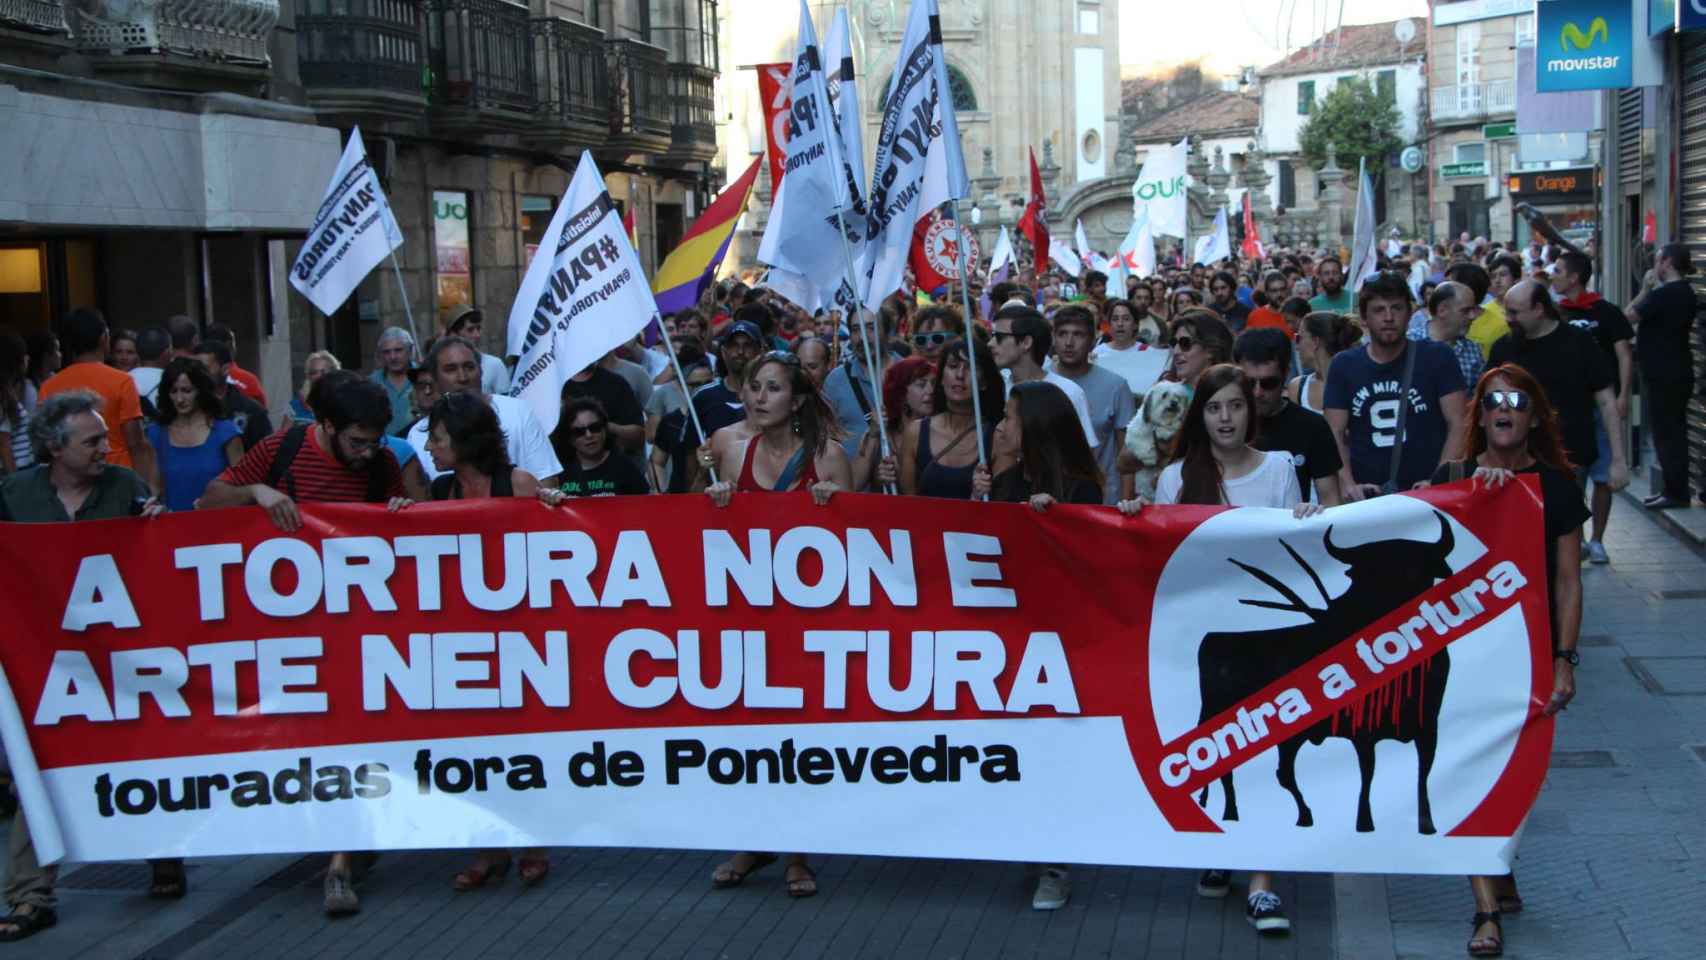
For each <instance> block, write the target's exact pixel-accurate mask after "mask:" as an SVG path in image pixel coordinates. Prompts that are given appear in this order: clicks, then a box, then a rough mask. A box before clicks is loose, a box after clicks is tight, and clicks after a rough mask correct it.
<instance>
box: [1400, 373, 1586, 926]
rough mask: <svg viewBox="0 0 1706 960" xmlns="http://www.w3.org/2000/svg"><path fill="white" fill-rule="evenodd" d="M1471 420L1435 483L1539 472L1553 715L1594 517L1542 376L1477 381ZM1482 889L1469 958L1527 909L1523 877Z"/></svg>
mask: <svg viewBox="0 0 1706 960" xmlns="http://www.w3.org/2000/svg"><path fill="white" fill-rule="evenodd" d="M1469 409H1470V411H1472V412H1473V413H1474V417H1473V418H1471V419H1469V420H1468V421H1467V423H1466V424H1465V425H1464V449H1465V450H1467V451H1468V454H1469V455H1468V457H1467V458H1466V459H1464V460H1457V461H1453V462H1450V463H1443V464H1440V467H1439V469H1438V470H1437V471H1435V472H1434V475H1433V482H1434V483H1449V482H1451V481H1455V480H1463V479H1466V478H1472V479H1473V480H1474V486H1475V488H1476V489H1485V490H1489V491H1491V490H1497V489H1498V488H1500V487H1502V486H1504V485H1505V484H1506V483H1509V482H1510V481H1511V480H1512V479H1513V478H1514V477H1516V475H1518V474H1522V473H1532V474H1537V475H1538V476H1539V477H1540V499H1541V513H1542V515H1543V517H1544V520H1545V527H1546V587H1547V592H1548V594H1549V595H1550V596H1551V597H1552V651H1553V653H1552V663H1553V671H1552V697H1551V699H1550V700H1549V701H1547V704H1546V713H1547V715H1551V714H1554V713H1557V712H1558V711H1560V710H1562V709H1564V707H1565V706H1566V705H1568V704H1569V702H1570V700H1571V699H1572V698H1573V697H1575V695H1576V661H1577V656H1576V642H1577V640H1579V639H1580V636H1581V627H1582V573H1581V562H1582V524H1583V523H1586V522H1587V520H1588V518H1589V516H1590V514H1589V513H1588V508H1587V505H1586V504H1585V503H1583V502H1582V492H1581V490H1579V489H1578V488H1577V487H1576V485H1575V482H1574V481H1573V480H1572V467H1571V465H1570V461H1569V458H1568V457H1567V456H1566V454H1565V453H1564V440H1563V434H1562V433H1561V432H1560V431H1559V429H1558V414H1557V412H1556V411H1555V410H1554V409H1553V407H1552V402H1551V400H1550V399H1548V398H1547V396H1546V391H1545V390H1544V389H1542V388H1541V386H1540V384H1539V382H1538V381H1536V380H1535V379H1534V377H1533V376H1531V375H1529V373H1528V371H1526V370H1524V369H1523V368H1521V367H1519V366H1517V365H1516V364H1514V363H1507V364H1503V365H1501V366H1498V367H1494V368H1493V369H1491V370H1488V371H1487V372H1486V373H1483V374H1482V375H1481V380H1480V382H1478V383H1477V384H1475V396H1474V398H1473V400H1472V402H1471V404H1470V407H1469ZM1469 886H1470V888H1471V889H1472V890H1474V892H1475V916H1474V917H1473V918H1472V919H1471V920H1470V923H1471V924H1472V925H1473V926H1474V928H1475V930H1474V933H1473V935H1472V937H1471V939H1470V941H1469V955H1470V956H1474V957H1497V956H1500V955H1502V954H1503V953H1504V928H1503V926H1502V924H1501V922H1500V921H1501V918H1502V916H1503V915H1504V914H1505V913H1514V912H1516V911H1518V910H1521V909H1522V897H1521V896H1519V895H1518V894H1517V889H1516V874H1515V873H1511V874H1507V875H1506V876H1502V877H1470V878H1469Z"/></svg>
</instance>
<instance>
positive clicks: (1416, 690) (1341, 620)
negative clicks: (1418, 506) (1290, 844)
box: [1197, 511, 1453, 834]
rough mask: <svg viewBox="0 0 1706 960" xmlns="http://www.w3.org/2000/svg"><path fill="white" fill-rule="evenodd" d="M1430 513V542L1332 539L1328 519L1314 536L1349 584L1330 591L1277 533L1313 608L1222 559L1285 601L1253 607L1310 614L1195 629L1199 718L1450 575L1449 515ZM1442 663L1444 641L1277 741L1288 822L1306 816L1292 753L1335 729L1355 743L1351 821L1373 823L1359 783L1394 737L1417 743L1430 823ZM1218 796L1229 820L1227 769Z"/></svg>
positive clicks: (1232, 800)
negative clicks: (1382, 683)
mask: <svg viewBox="0 0 1706 960" xmlns="http://www.w3.org/2000/svg"><path fill="white" fill-rule="evenodd" d="M1435 516H1437V517H1438V518H1439V539H1438V540H1436V541H1435V542H1433V543H1425V542H1421V541H1417V540H1381V541H1377V542H1374V543H1367V544H1363V545H1362V546H1358V547H1339V546H1335V545H1334V544H1333V528H1332V527H1328V528H1327V532H1326V534H1325V535H1324V536H1323V537H1322V542H1323V545H1324V546H1325V547H1326V550H1327V555H1328V556H1330V557H1332V558H1333V559H1334V560H1337V561H1338V562H1340V563H1342V564H1344V565H1345V566H1346V568H1347V569H1346V571H1345V573H1346V576H1348V577H1349V578H1350V581H1351V585H1350V588H1349V589H1347V590H1346V591H1345V592H1344V593H1341V594H1340V595H1338V596H1337V597H1329V596H1327V590H1326V587H1325V586H1323V585H1322V583H1321V578H1320V577H1319V576H1317V575H1316V573H1315V570H1314V569H1313V568H1311V567H1310V566H1309V564H1308V563H1306V562H1304V560H1303V558H1302V557H1301V556H1298V553H1297V551H1296V550H1293V549H1292V547H1291V544H1289V543H1286V542H1285V541H1284V540H1281V541H1280V545H1281V546H1283V547H1284V548H1285V550H1286V552H1287V553H1289V554H1291V557H1292V559H1293V560H1296V561H1297V564H1298V566H1301V567H1302V568H1303V569H1304V571H1305V572H1306V573H1308V574H1309V579H1310V580H1312V581H1313V582H1314V584H1315V589H1316V590H1317V591H1318V592H1319V593H1320V594H1321V599H1322V601H1323V602H1324V603H1325V604H1326V607H1325V608H1324V609H1316V608H1314V607H1311V606H1309V605H1308V604H1306V603H1304V602H1303V600H1302V599H1301V598H1299V597H1298V596H1297V594H1296V593H1294V592H1292V590H1291V589H1290V588H1289V587H1287V586H1286V585H1285V584H1284V583H1282V582H1281V581H1280V580H1279V579H1277V578H1275V577H1273V576H1271V575H1269V574H1268V573H1266V572H1264V571H1261V570H1258V569H1256V568H1254V567H1251V566H1250V565H1248V564H1245V563H1240V562H1239V561H1237V560H1232V559H1231V558H1228V559H1229V560H1230V561H1231V562H1232V563H1233V564H1235V565H1237V566H1238V567H1239V568H1240V569H1242V570H1244V571H1245V572H1246V573H1249V574H1250V575H1251V576H1253V577H1255V578H1256V579H1258V580H1260V581H1262V582H1263V583H1265V584H1267V585H1268V586H1269V587H1270V588H1272V589H1273V590H1274V591H1275V592H1277V593H1279V594H1280V595H1281V596H1283V597H1285V598H1286V601H1287V602H1285V603H1278V602H1275V601H1270V600H1242V601H1240V602H1242V603H1244V604H1247V605H1249V606H1252V607H1264V608H1267V609H1271V610H1285V611H1288V612H1292V613H1301V614H1304V615H1306V616H1308V617H1309V619H1310V621H1311V622H1310V623H1306V624H1300V625H1298V626H1294V627H1280V628H1277V629H1273V630H1258V631H1253V632H1248V633H1211V634H1208V635H1207V636H1205V637H1203V641H1202V646H1201V647H1199V648H1198V649H1197V670H1198V677H1199V680H1200V683H1201V686H1202V716H1201V718H1200V719H1199V720H1198V722H1199V723H1202V722H1206V721H1207V720H1209V719H1210V718H1212V717H1214V716H1216V715H1217V714H1219V713H1221V712H1223V711H1226V710H1230V709H1233V708H1235V707H1236V706H1237V705H1238V704H1239V703H1241V702H1243V701H1244V700H1245V699H1246V698H1248V697H1250V696H1251V695H1253V694H1255V693H1256V692H1257V691H1259V690H1261V689H1262V688H1263V687H1265V686H1267V685H1268V684H1270V683H1272V682H1274V681H1275V680H1278V679H1279V678H1281V677H1284V676H1286V675H1287V674H1289V673H1291V672H1292V671H1294V670H1296V669H1297V668H1299V667H1301V666H1303V665H1304V664H1306V663H1308V662H1309V661H1310V660H1312V659H1314V658H1315V657H1316V656H1318V655H1320V654H1322V653H1324V652H1326V651H1327V650H1329V649H1331V648H1332V647H1333V646H1334V645H1336V644H1338V643H1340V642H1342V641H1344V640H1346V639H1347V638H1349V637H1351V636H1352V635H1354V634H1355V633H1356V631H1358V630H1362V629H1363V628H1365V627H1367V626H1368V625H1369V624H1370V623H1373V622H1374V621H1375V620H1378V619H1379V618H1380V617H1382V616H1384V615H1386V614H1388V613H1390V612H1392V611H1393V610H1396V609H1398V607H1399V606H1401V605H1403V604H1405V603H1407V602H1410V601H1412V600H1414V599H1415V597H1416V595H1417V594H1420V593H1421V592H1422V591H1424V590H1426V589H1428V588H1429V587H1431V586H1433V585H1434V583H1435V582H1436V581H1438V580H1444V579H1446V578H1448V577H1450V576H1451V568H1450V567H1449V566H1448V565H1447V564H1446V558H1447V557H1448V556H1450V555H1451V549H1452V543H1453V537H1452V533H1451V524H1450V523H1448V522H1447V521H1446V518H1445V516H1444V515H1443V514H1440V513H1439V512H1438V511H1435ZM1450 672H1451V658H1450V657H1449V656H1448V655H1447V654H1446V652H1445V651H1444V650H1441V651H1440V652H1439V653H1437V654H1435V655H1434V656H1432V657H1430V658H1429V659H1427V660H1424V661H1423V662H1421V663H1419V664H1417V665H1416V666H1414V667H1411V668H1410V669H1408V670H1406V671H1405V672H1404V673H1402V674H1400V675H1399V676H1397V677H1395V678H1393V679H1392V680H1391V681H1390V685H1389V686H1387V687H1386V688H1384V690H1382V691H1377V692H1376V693H1374V694H1371V695H1370V696H1369V697H1367V698H1366V699H1365V700H1364V701H1363V702H1362V703H1361V704H1358V705H1357V706H1355V707H1350V708H1346V709H1344V710H1340V711H1338V712H1336V713H1334V714H1332V715H1331V716H1329V717H1328V718H1327V719H1325V720H1322V721H1321V722H1319V723H1317V724H1315V725H1314V726H1312V727H1310V728H1308V729H1307V730H1304V731H1302V732H1300V733H1298V734H1296V735H1295V736H1293V737H1291V738H1290V739H1289V740H1286V741H1285V742H1283V743H1281V744H1280V745H1279V771H1278V774H1277V776H1278V779H1279V782H1280V786H1282V787H1284V788H1285V789H1286V790H1287V791H1289V792H1290V793H1291V795H1292V798H1293V799H1295V800H1296V801H1297V825H1298V826H1300V827H1308V826H1313V825H1314V823H1315V818H1314V815H1313V814H1311V813H1310V811H1309V805H1308V804H1307V803H1305V802H1304V801H1303V791H1302V790H1301V789H1299V788H1298V785H1297V754H1298V751H1299V750H1301V749H1303V743H1304V741H1306V740H1307V741H1308V742H1310V743H1313V744H1317V745H1319V744H1320V743H1322V742H1323V741H1325V740H1326V739H1327V738H1328V737H1343V738H1345V739H1347V740H1349V741H1350V742H1351V744H1352V745H1353V746H1354V747H1355V748H1356V755H1357V766H1358V767H1359V768H1360V770H1361V773H1362V791H1361V793H1360V795H1359V796H1358V798H1357V830H1358V831H1359V832H1368V831H1371V830H1373V829H1374V816H1373V814H1372V813H1371V812H1370V810H1369V804H1368V790H1369V786H1370V785H1371V784H1372V783H1373V782H1374V746H1375V744H1376V743H1378V742H1380V741H1381V740H1397V741H1399V742H1401V743H1409V742H1412V741H1414V742H1415V744H1416V793H1417V798H1416V801H1417V821H1418V823H1417V829H1418V830H1419V831H1420V832H1421V833H1424V834H1431V833H1433V832H1434V823H1433V813H1432V811H1431V810H1430V809H1429V806H1428V772H1429V771H1430V770H1431V769H1432V768H1433V762H1434V748H1435V746H1436V745H1437V742H1438V727H1437V723H1438V720H1439V707H1440V702H1441V701H1442V700H1444V698H1445V682H1446V677H1447V675H1448V674H1449V673H1450ZM1220 785H1221V788H1222V790H1223V791H1224V792H1225V795H1226V805H1225V809H1224V811H1223V817H1222V819H1225V820H1236V819H1238V798H1237V794H1236V792H1235V791H1234V789H1233V786H1232V773H1231V772H1230V771H1228V772H1227V773H1226V774H1225V775H1223V776H1222V777H1221V778H1220ZM1197 802H1198V803H1199V804H1201V805H1203V806H1207V805H1208V787H1207V786H1205V787H1203V789H1202V793H1201V795H1200V796H1199V797H1198V798H1197Z"/></svg>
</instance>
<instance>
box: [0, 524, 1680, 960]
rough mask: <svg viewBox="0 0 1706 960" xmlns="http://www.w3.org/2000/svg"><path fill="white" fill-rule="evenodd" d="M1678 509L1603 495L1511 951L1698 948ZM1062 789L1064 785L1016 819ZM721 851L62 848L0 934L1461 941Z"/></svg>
mask: <svg viewBox="0 0 1706 960" xmlns="http://www.w3.org/2000/svg"><path fill="white" fill-rule="evenodd" d="M1697 509H1698V508H1697ZM1701 512H1702V513H1703V514H1706V510H1702V511H1701ZM1682 519H1686V520H1687V521H1688V522H1689V524H1694V521H1695V519H1696V518H1695V517H1693V516H1692V515H1689V516H1686V517H1684V518H1682ZM1685 526H1687V525H1685V524H1682V523H1679V522H1675V521H1672V522H1668V523H1666V524H1665V525H1661V524H1660V523H1659V522H1658V521H1656V520H1655V519H1653V518H1652V517H1650V516H1649V515H1647V514H1646V513H1645V512H1644V511H1642V510H1641V509H1640V508H1639V507H1638V506H1636V505H1634V503H1633V502H1632V501H1631V499H1629V498H1619V500H1618V503H1617V505H1616V512H1615V513H1614V515H1613V520H1612V527H1611V533H1610V535H1609V536H1608V538H1607V547H1608V548H1609V549H1610V551H1611V554H1612V558H1613V562H1612V564H1611V565H1610V566H1609V567H1584V568H1583V570H1584V582H1585V586H1586V616H1585V623H1584V626H1583V637H1582V665H1581V668H1580V669H1579V671H1578V672H1577V678H1578V680H1577V683H1578V689H1579V693H1578V696H1577V698H1576V701H1575V703H1574V704H1573V705H1572V706H1571V707H1570V709H1569V710H1568V711H1567V712H1566V713H1565V714H1564V715H1563V717H1562V718H1561V721H1560V723H1559V725H1558V737H1557V741H1556V745H1555V748H1554V754H1553V763H1552V768H1551V772H1550V774H1549V776H1548V777H1547V781H1546V787H1545V789H1544V791H1543V792H1542V794H1541V797H1540V800H1539V803H1538V805H1537V806H1536V808H1535V811H1534V813H1533V815H1532V816H1531V817H1530V820H1529V823H1528V829H1527V832H1526V834H1525V836H1524V837H1523V842H1522V847H1521V855H1520V858H1519V860H1518V863H1517V870H1516V873H1517V878H1518V882H1519V884H1520V886H1521V889H1522V892H1523V896H1524V897H1525V899H1526V901H1527V909H1526V910H1525V911H1524V912H1523V913H1521V914H1519V915H1514V916H1509V917H1507V919H1506V923H1505V933H1506V956H1508V957H1513V958H1523V960H1529V958H1533V960H1541V958H1570V960H1580V958H1595V960H1602V958H1604V960H1611V958H1617V960H1621V958H1645V960H1660V958H1694V957H1698V956H1700V955H1701V953H1702V947H1703V945H1706V911H1703V910H1702V908H1701V904H1702V903H1703V902H1706V897H1703V894H1706V820H1702V818H1701V816H1700V813H1699V805H1700V800H1699V798H1700V797H1702V796H1706V649H1703V646H1706V645H1703V644H1702V643H1701V640H1702V637H1703V635H1706V559H1703V556H1706V555H1703V553H1702V552H1701V551H1702V549H1703V548H1702V547H1701V546H1700V545H1699V544H1698V543H1697V542H1695V541H1693V540H1691V539H1689V538H1688V537H1687V536H1686V535H1685V533H1686V530H1685ZM1068 810H1069V801H1068V800H1067V799H1066V798H1063V800H1062V805H1061V807H1059V808H1056V809H1055V810H1044V811H1038V812H1037V813H1038V815H1037V818H1036V820H1035V822H1034V823H1033V824H1031V825H1029V826H1026V825H1015V829H1047V823H1048V821H1049V818H1050V817H1053V816H1058V815H1062V814H1064V813H1065V812H1067V811H1068ZM721 857H722V854H718V853H713V852H705V851H675V850H668V851H656V850H617V849H576V850H559V851H554V855H553V857H552V873H551V876H550V877H549V878H548V879H547V880H546V881H545V882H544V883H543V884H541V885H540V886H538V887H536V888H532V889H526V888H523V887H522V886H521V884H520V883H519V882H518V881H517V880H516V879H515V877H514V875H513V874H512V875H511V877H510V878H509V879H508V881H507V882H506V883H505V884H504V885H502V886H501V887H498V888H496V889H490V888H488V889H486V890H481V891H476V892H472V893H462V894H458V893H454V892H452V890H451V887H450V878H451V876H452V875H453V874H454V873H455V872H456V870H457V869H458V868H459V867H460V866H462V865H463V864H464V863H466V861H467V854H466V853H462V852H443V853H410V854H393V855H387V856H386V857H384V858H383V859H382V860H381V861H380V863H379V864H378V865H377V867H376V868H375V869H374V871H373V873H372V875H371V876H370V877H369V878H368V879H367V881H366V882H365V883H364V884H363V885H362V886H361V887H360V892H361V894H362V902H363V909H362V911H361V913H360V914H358V915H357V916H355V917H351V918H348V919H344V920H339V921H335V922H334V921H327V920H326V919H325V918H324V917H323V915H322V914H321V913H320V910H319V904H320V892H319V870H320V868H321V866H322V865H323V862H324V858H323V857H318V856H315V857H294V856H281V857H244V858H222V859H208V860H196V861H191V863H190V865H189V879H190V888H191V892H190V893H189V895H188V896H187V897H185V898H184V899H183V900H181V901H177V902H172V903H167V904H164V905H163V904H161V903H158V902H155V901H151V900H148V899H147V898H146V897H145V896H144V895H143V890H144V888H145V885H146V882H147V876H148V870H147V867H146V866H145V865H143V864H88V865H70V866H68V867H67V868H66V869H65V871H64V872H63V873H62V875H61V906H60V916H61V920H60V925H59V926H58V927H57V928H55V929H53V930H50V931H47V932H45V933H43V934H40V935H38V936H36V937H34V938H31V939H30V940H27V941H24V942H22V943H17V944H0V958H3V957H5V956H20V957H31V958H40V960H49V958H62V957H63V958H79V960H82V958H116V960H143V958H147V960H169V958H198V960H199V958H207V960H215V958H217V960H228V958H232V957H238V958H242V960H269V958H274V957H279V958H285V957H289V958H298V957H346V956H348V957H361V958H363V960H379V958H389V957H408V958H428V957H456V958H464V957H466V958H474V957H526V956H541V957H588V958H603V957H612V958H627V957H634V958H640V957H666V958H667V957H692V958H700V957H703V958H723V957H730V958H734V957H765V958H782V957H812V958H815V957H837V958H840V957H849V958H851V957H902V958H910V957H920V958H925V957H927V958H969V960H982V958H1000V957H1047V958H1056V957H1059V958H1090V957H1121V958H1149V957H1153V958H1181V960H1199V958H1216V957H1221V958H1235V957H1236V958H1245V957H1255V958H1294V957H1295V958H1309V960H1315V958H1325V957H1338V958H1342V960H1386V958H1416V960H1422V958H1430V960H1431V958H1436V957H1458V956H1463V955H1464V952H1463V951H1464V942H1465V940H1466V939H1467V938H1468V935H1469V932H1470V929H1469V923H1468V920H1469V916H1470V914H1471V913H1473V912H1474V908H1473V901H1472V899H1471V897H1470V895H1469V886H1468V884H1467V882H1465V881H1464V880H1463V879H1461V878H1456V877H1370V876H1337V877H1334V876H1329V875H1320V874H1306V875H1293V876H1286V877H1283V878H1281V882H1280V886H1279V892H1280V893H1281V894H1282V895H1283V896H1284V898H1285V902H1286V907H1287V910H1288V912H1289V913H1290V914H1291V916H1292V918H1293V921H1294V924H1295V930H1294V933H1293V934H1292V936H1290V937H1287V938H1283V939H1259V938H1258V937H1257V936H1256V935H1255V933H1254V932H1253V931H1252V930H1251V929H1250V928H1249V927H1248V926H1247V925H1246V924H1245V922H1244V918H1243V901H1242V896H1241V892H1242V880H1243V878H1242V877H1241V876H1236V875H1235V877H1234V892H1233V896H1231V897H1228V898H1227V899H1226V900H1224V901H1213V900H1204V899H1201V898H1199V897H1197V896H1196V893H1195V881H1196V875H1195V873H1194V872H1191V871H1182V870H1156V869H1131V868H1124V867H1119V868H1115V867H1079V868H1075V869H1074V870H1073V872H1072V876H1073V880H1074V889H1073V895H1072V900H1071V902H1070V903H1069V904H1068V906H1067V907H1066V908H1064V909H1062V910H1059V911H1055V912H1053V913H1040V912H1036V911H1033V910H1031V909H1030V895H1031V889H1032V884H1033V880H1032V876H1031V874H1030V873H1029V872H1028V871H1027V870H1026V868H1025V867H1024V866H1023V865H1019V864H1006V863H993V862H964V861H945V860H911V859H894V858H878V857H829V858H821V859H819V860H816V861H814V862H815V863H816V864H817V866H818V877H819V884H820V887H821V892H820V894H819V895H818V896H817V897H815V898H812V899H807V900H790V899H789V898H788V897H787V896H786V895H785V892H784V888H783V884H782V871H781V869H780V865H779V864H778V865H776V866H772V867H770V868H768V869H766V870H764V871H761V872H759V873H756V874H754V875H753V876H752V877H751V878H750V879H749V880H748V882H747V884H746V885H745V886H743V887H741V888H739V889H735V890H712V889H711V888H710V884H709V882H708V878H709V876H710V873H711V870H712V868H713V866H715V864H716V863H717V862H718V861H719V860H720V859H721Z"/></svg>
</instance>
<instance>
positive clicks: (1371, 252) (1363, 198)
mask: <svg viewBox="0 0 1706 960" xmlns="http://www.w3.org/2000/svg"><path fill="white" fill-rule="evenodd" d="M1351 237H1352V240H1351V263H1350V275H1349V276H1350V283H1351V293H1353V294H1354V293H1356V292H1357V291H1359V290H1361V289H1362V284H1363V281H1365V280H1367V279H1368V278H1369V276H1370V275H1372V274H1374V273H1376V272H1377V271H1378V270H1379V269H1380V253H1379V251H1378V249H1377V248H1376V247H1375V238H1374V184H1372V183H1370V182H1369V179H1368V160H1367V159H1366V158H1365V159H1364V160H1363V161H1362V162H1361V163H1360V164H1359V165H1358V175H1357V218H1356V229H1355V232H1354V233H1352V234H1351Z"/></svg>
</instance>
